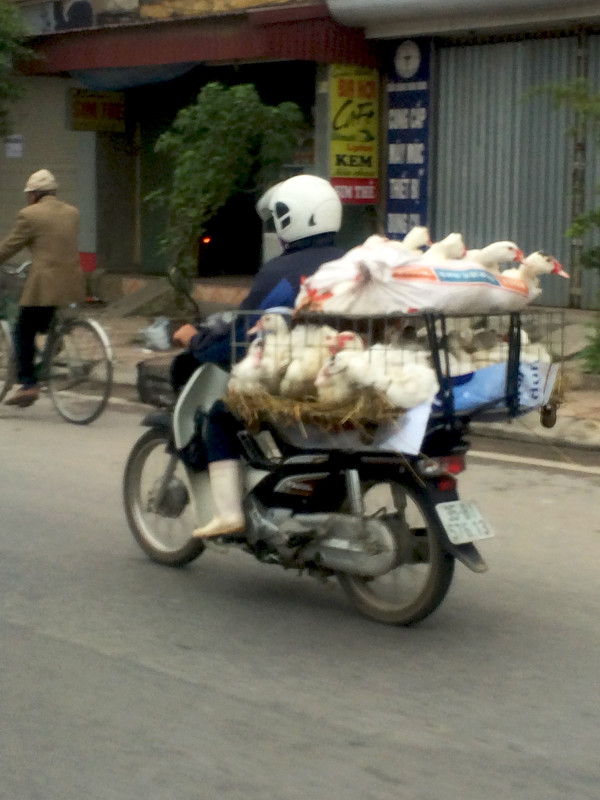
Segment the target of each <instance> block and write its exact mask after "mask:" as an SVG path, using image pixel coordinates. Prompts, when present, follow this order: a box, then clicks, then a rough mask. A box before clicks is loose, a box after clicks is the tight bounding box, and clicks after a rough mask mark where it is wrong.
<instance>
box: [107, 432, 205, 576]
mask: <svg viewBox="0 0 600 800" xmlns="http://www.w3.org/2000/svg"><path fill="white" fill-rule="evenodd" d="M167 445H168V434H167V432H166V431H163V430H157V429H154V428H151V429H150V430H148V431H146V433H144V434H143V436H141V437H140V438H139V439H138V441H137V442H136V443H135V444H134V446H133V448H132V450H131V453H130V454H129V458H128V459H127V463H126V465H125V473H124V476H123V502H124V504H125V514H126V515H127V521H128V523H129V527H130V529H131V532H132V533H133V536H134V537H135V539H136V541H137V543H138V544H139V545H140V547H141V548H142V550H143V551H144V552H145V553H147V555H149V556H150V558H152V559H153V560H154V561H158V562H159V563H160V564H166V565H167V566H169V567H182V566H184V565H185V564H189V562H190V561H193V560H194V559H195V558H198V556H199V555H200V554H201V553H202V552H203V550H204V542H202V540H201V539H194V538H192V535H191V534H192V531H193V530H194V528H195V527H196V526H197V521H196V517H195V512H194V503H193V501H192V487H191V486H190V482H189V479H188V476H187V473H186V471H185V468H184V466H183V464H182V463H181V461H180V460H179V459H178V458H177V457H176V456H172V455H171V454H170V453H169V452H168V450H167ZM165 476H166V477H165ZM206 483H207V488H208V487H209V483H208V473H207V474H206Z"/></svg>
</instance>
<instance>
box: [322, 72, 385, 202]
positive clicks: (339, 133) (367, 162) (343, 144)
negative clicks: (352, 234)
mask: <svg viewBox="0 0 600 800" xmlns="http://www.w3.org/2000/svg"><path fill="white" fill-rule="evenodd" d="M378 139H379V76H378V73H377V71H376V70H373V69H369V68H367V67H358V66H353V65H346V64H332V65H331V66H330V67H329V140H330V151H329V178H330V180H331V183H332V184H333V186H335V188H336V190H337V192H338V194H339V195H340V199H341V201H342V202H343V203H363V204H364V203H376V202H377V199H378V162H379V154H378Z"/></svg>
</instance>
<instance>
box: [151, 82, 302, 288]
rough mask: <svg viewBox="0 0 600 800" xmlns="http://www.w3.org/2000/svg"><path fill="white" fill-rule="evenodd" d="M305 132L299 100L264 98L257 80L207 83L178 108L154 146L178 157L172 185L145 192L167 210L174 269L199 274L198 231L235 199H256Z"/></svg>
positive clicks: (166, 246) (166, 243) (165, 240)
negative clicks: (271, 101)
mask: <svg viewBox="0 0 600 800" xmlns="http://www.w3.org/2000/svg"><path fill="white" fill-rule="evenodd" d="M305 134H306V122H305V120H304V116H303V114H302V111H301V110H300V108H299V107H298V106H297V105H296V104H295V103H291V102H285V103H280V104H279V105H278V106H268V105H265V104H263V103H262V101H261V100H260V97H259V95H258V92H257V91H256V89H255V87H254V86H252V85H251V84H241V85H238V86H232V87H229V88H228V87H226V86H224V85H222V84H220V83H209V84H207V85H206V86H205V87H204V88H203V89H202V91H201V92H200V94H199V95H198V98H197V100H196V102H195V103H193V104H192V105H190V106H188V107H187V108H184V109H182V110H181V111H180V112H179V113H178V114H177V117H176V118H175V121H174V122H173V124H172V125H171V127H170V128H169V130H167V131H166V132H165V133H163V134H162V135H161V136H160V137H159V139H158V140H157V143H156V146H155V149H156V151H157V152H161V153H165V154H167V155H168V156H169V157H170V159H171V161H172V166H173V172H172V180H171V184H170V186H169V187H168V188H165V189H160V190H158V191H157V192H153V193H152V194H151V195H149V196H148V198H147V199H151V200H154V201H158V202H159V203H161V204H163V205H164V206H165V207H166V210H167V214H168V220H167V229H166V233H165V234H164V235H163V236H162V238H161V246H162V248H163V250H164V252H165V253H166V254H167V258H168V263H169V264H170V265H171V274H173V271H174V272H175V274H177V273H179V275H184V276H187V277H188V278H189V277H191V276H193V275H194V274H195V272H196V258H197V242H198V238H199V237H200V236H201V235H202V234H203V233H204V231H205V230H206V225H207V223H208V222H209V220H210V219H211V218H212V217H213V216H214V214H216V212H217V211H219V209H221V208H222V207H223V206H224V205H225V204H226V203H227V201H228V200H229V199H230V198H232V197H234V196H236V195H238V194H240V193H250V194H252V195H253V196H254V197H256V198H257V197H258V195H259V194H260V193H261V192H262V191H264V189H266V188H267V187H268V186H269V185H270V184H271V183H274V182H275V181H277V180H278V179H279V178H280V173H281V167H282V165H283V164H284V163H286V162H289V161H291V160H292V158H293V155H294V152H295V150H296V149H297V148H298V145H299V144H300V142H301V140H302V137H303V136H304V135H305Z"/></svg>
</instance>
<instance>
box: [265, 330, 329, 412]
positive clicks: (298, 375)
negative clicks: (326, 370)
mask: <svg viewBox="0 0 600 800" xmlns="http://www.w3.org/2000/svg"><path fill="white" fill-rule="evenodd" d="M335 336H337V331H335V329H334V328H331V327H330V326H329V325H313V324H309V325H297V326H296V327H294V328H293V329H292V332H291V337H290V340H291V360H290V362H289V364H288V366H287V368H286V370H285V374H284V376H283V378H282V380H281V385H280V387H279V393H280V394H281V395H282V396H283V397H288V398H290V399H294V400H302V399H303V398H305V397H308V396H312V395H314V394H315V380H316V377H317V375H318V374H319V370H320V369H321V367H322V366H323V364H324V363H325V362H326V361H327V359H328V358H329V357H330V355H331V351H330V342H331V341H332V339H333V338H334V337H335Z"/></svg>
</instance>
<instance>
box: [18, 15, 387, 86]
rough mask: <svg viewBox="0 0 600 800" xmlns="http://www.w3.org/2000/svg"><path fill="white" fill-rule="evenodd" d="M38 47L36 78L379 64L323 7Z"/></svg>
mask: <svg viewBox="0 0 600 800" xmlns="http://www.w3.org/2000/svg"><path fill="white" fill-rule="evenodd" d="M30 44H31V45H32V46H33V48H34V50H35V51H36V52H37V53H38V54H39V55H40V56H41V58H39V59H35V60H32V61H30V62H28V63H27V64H25V65H24V71H25V72H26V73H27V74H29V75H36V74H37V75H56V74H60V73H65V72H66V73H74V72H77V71H79V70H113V69H119V70H123V69H130V68H133V67H136V68H137V67H143V68H150V67H156V68H159V67H160V68H162V67H164V65H170V64H171V65H181V64H201V63H209V64H228V63H229V64H230V63H234V62H254V61H266V60H267V61H269V60H270V61H294V60H298V61H315V62H317V63H321V64H331V63H343V64H357V65H359V66H373V65H374V64H375V63H376V60H375V54H374V51H373V48H372V45H370V44H369V42H367V41H366V40H365V37H364V34H363V32H362V31H361V30H349V29H348V28H346V27H344V26H343V25H341V24H340V23H338V22H336V21H335V20H333V19H332V18H331V16H330V15H329V12H328V10H327V8H326V7H325V5H324V4H323V3H321V2H318V1H317V2H315V3H307V4H306V5H303V6H300V5H291V6H282V7H278V8H274V9H265V8H262V9H257V10H251V9H249V10H248V11H246V12H243V13H240V12H236V13H223V14H219V15H215V14H213V15H211V16H207V17H191V18H186V19H176V20H157V21H152V22H143V23H134V24H130V25H119V26H110V27H103V28H94V29H89V28H88V29H86V30H74V31H63V32H60V33H51V34H47V35H45V36H38V37H36V38H34V39H32V40H31V41H30ZM115 75H116V73H115ZM125 77H126V78H127V77H129V76H125Z"/></svg>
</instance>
